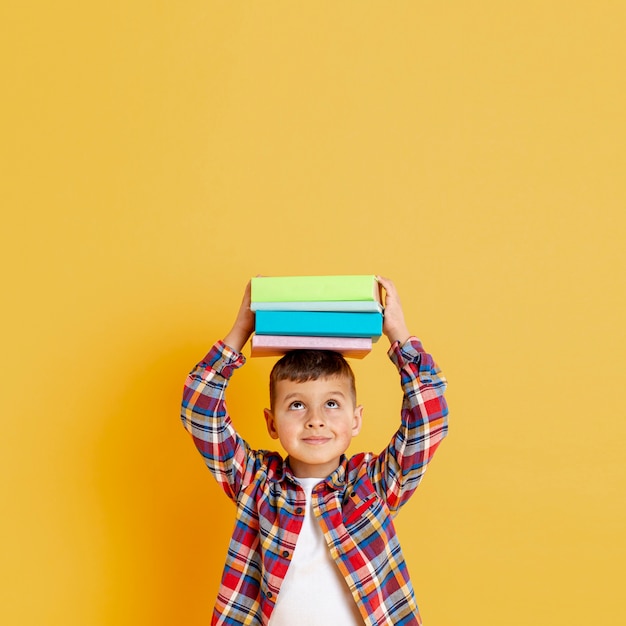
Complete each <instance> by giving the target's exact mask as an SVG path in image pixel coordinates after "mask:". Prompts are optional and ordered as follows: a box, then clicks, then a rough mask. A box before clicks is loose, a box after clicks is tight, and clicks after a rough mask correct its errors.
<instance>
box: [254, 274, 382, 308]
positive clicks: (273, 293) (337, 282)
mask: <svg viewBox="0 0 626 626" xmlns="http://www.w3.org/2000/svg"><path fill="white" fill-rule="evenodd" d="M251 285H252V301H253V302H301V301H334V300H368V301H378V302H380V288H379V286H378V282H377V281H376V277H375V276H373V275H354V276H257V277H255V278H252V281H251Z"/></svg>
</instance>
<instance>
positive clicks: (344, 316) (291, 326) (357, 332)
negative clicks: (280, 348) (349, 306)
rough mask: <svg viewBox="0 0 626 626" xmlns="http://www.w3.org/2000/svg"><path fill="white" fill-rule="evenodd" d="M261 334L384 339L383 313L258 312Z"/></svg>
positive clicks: (259, 332)
mask: <svg viewBox="0 0 626 626" xmlns="http://www.w3.org/2000/svg"><path fill="white" fill-rule="evenodd" d="M255 331H256V333H257V334H258V335H288V336H300V335H303V336H309V337H380V335H382V332H383V316H382V314H380V313H347V312H343V311H342V312H339V311H257V312H256V328H255Z"/></svg>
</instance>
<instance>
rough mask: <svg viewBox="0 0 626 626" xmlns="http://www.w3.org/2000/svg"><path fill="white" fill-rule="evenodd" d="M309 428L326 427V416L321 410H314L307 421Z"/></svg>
mask: <svg viewBox="0 0 626 626" xmlns="http://www.w3.org/2000/svg"><path fill="white" fill-rule="evenodd" d="M306 427H307V428H324V418H323V416H322V413H321V411H317V410H312V411H311V412H310V413H309V417H308V419H307V422H306Z"/></svg>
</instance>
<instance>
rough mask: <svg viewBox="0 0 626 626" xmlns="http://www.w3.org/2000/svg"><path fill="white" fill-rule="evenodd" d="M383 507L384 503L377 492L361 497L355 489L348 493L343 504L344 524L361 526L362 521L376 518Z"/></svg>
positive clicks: (346, 525)
mask: <svg viewBox="0 0 626 626" xmlns="http://www.w3.org/2000/svg"><path fill="white" fill-rule="evenodd" d="M381 508H382V503H381V501H380V498H379V497H378V496H377V495H376V494H375V493H372V494H369V495H368V496H367V497H365V498H361V497H360V496H359V494H358V493H357V492H356V491H353V492H351V493H349V494H348V497H347V499H346V502H345V503H344V505H343V510H342V516H343V525H344V526H345V527H346V528H348V527H349V526H359V525H360V524H361V523H364V522H365V523H367V521H368V520H372V519H376V518H377V517H378V514H379V513H380V509H381Z"/></svg>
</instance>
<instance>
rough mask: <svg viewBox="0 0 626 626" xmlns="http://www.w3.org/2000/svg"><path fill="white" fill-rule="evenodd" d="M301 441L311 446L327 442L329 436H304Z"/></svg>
mask: <svg viewBox="0 0 626 626" xmlns="http://www.w3.org/2000/svg"><path fill="white" fill-rule="evenodd" d="M302 441H304V443H308V444H309V445H312V446H321V445H322V444H325V443H327V442H329V441H330V438H329V437H306V438H305V439H303V440H302Z"/></svg>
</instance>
